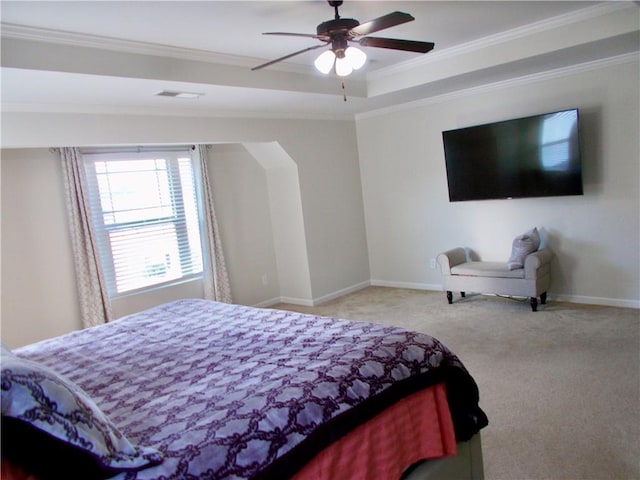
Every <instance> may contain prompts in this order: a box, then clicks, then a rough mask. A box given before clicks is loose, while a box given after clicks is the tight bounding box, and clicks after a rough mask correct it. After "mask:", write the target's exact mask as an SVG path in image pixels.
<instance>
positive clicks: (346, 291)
mask: <svg viewBox="0 0 640 480" xmlns="http://www.w3.org/2000/svg"><path fill="white" fill-rule="evenodd" d="M370 285H372V284H371V282H369V281H366V282H360V283H356V284H355V285H351V286H350V287H347V288H343V289H341V290H336V291H335V292H332V293H329V294H328V295H323V296H322V297H318V298H314V299H313V300H312V302H313V305H310V306H312V307H315V306H316V305H320V304H322V303H326V302H329V301H331V300H334V299H336V298H339V297H342V296H344V295H348V294H350V293H353V292H357V291H358V290H362V289H363V288H367V287H368V286H370Z"/></svg>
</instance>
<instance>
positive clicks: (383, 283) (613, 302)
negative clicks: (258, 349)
mask: <svg viewBox="0 0 640 480" xmlns="http://www.w3.org/2000/svg"><path fill="white" fill-rule="evenodd" d="M370 285H371V286H374V287H391V288H408V289H411V290H432V291H434V292H442V285H440V284H439V283H438V284H431V283H413V282H393V281H388V280H373V279H372V280H370V281H368V282H361V283H358V284H355V285H352V286H350V287H347V288H343V289H341V290H336V291H335V292H332V293H330V294H328V295H323V296H322V297H318V298H313V299H308V298H294V297H275V298H272V299H269V300H264V301H262V302H260V303H258V304H256V305H254V306H255V307H259V308H266V307H271V306H273V305H276V304H277V303H289V304H292V305H302V306H304V307H315V306H317V305H320V304H322V303H326V302H329V301H331V300H334V299H336V298H339V297H342V296H343V295H347V294H349V293H353V292H356V291H358V290H362V289H363V288H366V287H368V286H370ZM548 299H549V301H554V300H555V301H558V302H569V303H584V304H586V305H602V306H605V307H619V308H635V309H640V300H627V299H622V298H606V297H589V296H584V295H566V294H561V293H560V294H555V293H553V292H549V297H548Z"/></svg>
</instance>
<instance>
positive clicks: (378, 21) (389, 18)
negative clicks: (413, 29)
mask: <svg viewBox="0 0 640 480" xmlns="http://www.w3.org/2000/svg"><path fill="white" fill-rule="evenodd" d="M412 20H415V18H413V17H412V16H411V15H409V14H408V13H404V12H392V13H389V14H387V15H383V16H382V17H378V18H374V19H373V20H370V21H368V22H365V23H361V24H360V25H358V26H357V27H353V28H352V29H351V30H350V31H349V32H350V33H351V34H352V35H354V36H362V35H369V34H370V33H373V32H377V31H379V30H384V29H385V28H390V27H395V26H396V25H400V24H403V23H407V22H411V21H412Z"/></svg>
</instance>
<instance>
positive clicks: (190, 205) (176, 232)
mask: <svg viewBox="0 0 640 480" xmlns="http://www.w3.org/2000/svg"><path fill="white" fill-rule="evenodd" d="M83 159H84V162H85V170H86V172H87V184H88V189H89V201H90V206H91V215H92V219H93V224H94V227H95V230H96V232H97V237H98V240H97V241H98V250H99V255H100V261H101V264H102V267H103V271H104V275H105V280H106V283H107V287H108V290H109V294H110V296H112V297H117V296H119V295H123V294H129V293H132V292H134V291H137V290H140V289H146V288H150V287H155V286H159V285H163V284H167V283H172V282H177V281H183V280H187V279H191V278H195V277H197V276H201V275H202V243H201V235H200V232H201V225H200V220H199V218H200V215H199V214H198V212H199V211H200V209H199V208H198V190H197V188H196V182H195V178H196V171H195V169H196V168H197V165H198V164H197V162H194V160H193V158H192V155H191V152H190V151H153V152H151V151H149V152H144V151H142V152H131V153H122V152H120V153H112V152H107V153H88V154H87V153H84V154H83Z"/></svg>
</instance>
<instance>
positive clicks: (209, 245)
mask: <svg viewBox="0 0 640 480" xmlns="http://www.w3.org/2000/svg"><path fill="white" fill-rule="evenodd" d="M196 150H197V153H198V159H199V162H200V173H201V175H202V179H201V182H200V183H201V185H202V204H203V205H202V207H203V208H202V209H203V212H204V219H205V228H204V230H205V235H204V242H205V243H206V248H205V250H206V251H205V252H204V253H205V255H204V278H203V282H204V297H205V298H206V299H207V300H215V301H217V302H225V303H231V287H230V285H229V275H228V273H227V267H226V264H225V260H224V254H223V250H222V241H221V240H220V231H219V229H218V221H217V219H216V213H215V209H214V205H213V194H212V191H211V185H210V183H209V174H208V168H207V160H208V158H207V146H206V145H197V146H196Z"/></svg>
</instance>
